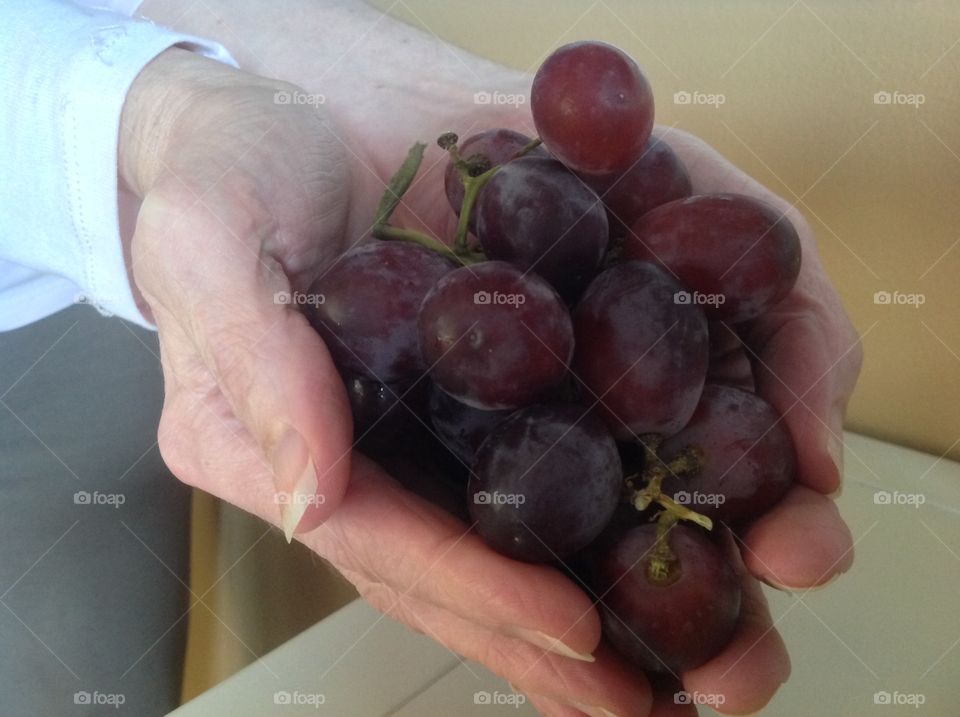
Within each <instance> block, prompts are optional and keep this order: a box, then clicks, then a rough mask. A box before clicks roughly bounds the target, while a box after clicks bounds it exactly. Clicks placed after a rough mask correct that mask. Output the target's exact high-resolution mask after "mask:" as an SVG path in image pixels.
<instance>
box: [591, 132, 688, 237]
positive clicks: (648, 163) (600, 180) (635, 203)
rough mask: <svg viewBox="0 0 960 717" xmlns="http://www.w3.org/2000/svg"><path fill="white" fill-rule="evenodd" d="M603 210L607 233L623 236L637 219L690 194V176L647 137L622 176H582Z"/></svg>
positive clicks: (661, 145) (656, 140) (660, 144)
mask: <svg viewBox="0 0 960 717" xmlns="http://www.w3.org/2000/svg"><path fill="white" fill-rule="evenodd" d="M583 180H584V181H585V182H586V183H587V184H589V185H590V186H591V187H592V188H593V189H594V191H596V193H597V194H598V195H600V198H601V199H602V200H603V203H604V205H605V206H606V207H607V218H608V220H609V222H610V233H611V234H613V235H616V236H624V235H625V234H626V233H627V230H628V228H629V227H630V225H632V224H633V223H634V222H635V221H636V220H637V219H639V218H640V217H642V216H643V215H644V214H646V213H647V212H649V211H650V210H651V209H655V208H656V207H659V206H660V205H661V204H666V203H667V202H672V201H674V200H676V199H683V198H684V197H689V196H690V194H691V193H692V191H693V187H692V185H691V183H690V175H689V174H687V170H686V167H684V166H683V163H682V162H681V161H680V158H679V157H677V155H676V154H675V153H674V151H673V150H672V149H671V148H670V145H668V144H667V143H666V142H664V141H663V140H662V139H660V138H659V137H650V141H649V142H647V146H646V147H644V149H643V154H642V155H641V156H640V158H639V159H638V160H637V161H636V162H634V163H633V164H632V165H631V166H630V168H629V169H627V170H626V171H625V172H620V173H614V174H609V175H603V176H599V177H597V176H591V175H589V174H585V175H583Z"/></svg>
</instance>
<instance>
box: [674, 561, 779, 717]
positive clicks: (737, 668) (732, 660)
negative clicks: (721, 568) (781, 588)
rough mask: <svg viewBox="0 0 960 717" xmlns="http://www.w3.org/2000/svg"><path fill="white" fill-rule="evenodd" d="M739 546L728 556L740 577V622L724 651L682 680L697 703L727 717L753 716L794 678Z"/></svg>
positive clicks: (688, 673) (762, 598) (768, 612)
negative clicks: (730, 716) (736, 715)
mask: <svg viewBox="0 0 960 717" xmlns="http://www.w3.org/2000/svg"><path fill="white" fill-rule="evenodd" d="M737 553H738V551H737V550H736V547H735V546H732V545H731V546H730V548H729V549H728V554H729V555H730V556H731V562H732V563H733V565H734V568H735V569H736V571H737V572H738V573H739V574H740V576H741V602H740V619H739V622H738V623H737V629H736V631H735V633H734V635H733V639H732V640H731V641H730V643H729V644H728V645H727V646H726V647H725V648H724V649H723V651H722V652H721V653H720V654H719V655H717V656H716V657H714V658H713V659H712V660H710V661H708V662H706V663H705V664H703V665H701V666H700V667H698V668H696V669H694V670H689V671H688V672H685V673H684V675H683V684H684V688H685V689H686V691H687V692H688V693H689V694H690V695H692V696H693V697H694V698H695V700H694V701H696V702H700V703H704V704H709V705H710V706H712V707H713V708H714V709H715V710H717V711H718V712H721V713H723V714H752V713H754V712H758V711H759V710H760V709H762V708H763V707H764V705H766V704H767V702H769V701H770V699H771V698H772V697H773V695H774V694H775V693H776V691H777V689H778V688H779V687H780V685H782V684H783V683H784V682H786V681H787V678H789V676H790V657H789V655H788V654H787V649H786V646H785V645H784V643H783V639H782V638H781V637H780V634H779V633H778V632H777V630H776V629H775V628H774V626H773V620H772V618H771V617H770V610H769V609H768V607H767V601H766V598H764V596H763V591H762V590H761V589H760V584H759V583H758V582H757V581H756V580H755V579H754V578H753V577H751V576H750V575H749V574H748V573H747V571H746V568H745V566H744V564H743V563H742V562H741V561H740V558H739V556H738V554H737Z"/></svg>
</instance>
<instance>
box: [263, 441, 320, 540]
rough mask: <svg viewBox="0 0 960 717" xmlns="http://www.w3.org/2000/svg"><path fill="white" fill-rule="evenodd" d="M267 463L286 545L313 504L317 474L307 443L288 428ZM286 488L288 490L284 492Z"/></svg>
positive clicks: (314, 501)
mask: <svg viewBox="0 0 960 717" xmlns="http://www.w3.org/2000/svg"><path fill="white" fill-rule="evenodd" d="M271 463H272V464H273V475H274V479H275V481H276V487H277V502H278V503H279V504H280V527H281V528H283V534H284V536H285V537H286V538H287V542H288V543H290V542H292V541H293V534H294V532H295V531H296V529H297V526H298V525H300V521H301V520H302V519H303V514H304V513H306V512H307V508H309V507H310V506H311V505H312V504H314V503H316V502H317V487H318V486H319V482H318V481H317V471H316V468H314V465H313V460H312V459H311V458H310V450H309V449H308V448H307V442H306V441H305V440H303V436H301V435H300V434H299V433H298V432H297V431H295V430H294V429H292V428H288V429H287V431H286V432H285V433H284V434H283V435H282V436H281V437H280V440H279V441H277V444H276V447H275V448H274V449H273V456H272V460H271ZM286 486H290V488H289V489H286Z"/></svg>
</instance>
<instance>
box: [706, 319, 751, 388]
mask: <svg viewBox="0 0 960 717" xmlns="http://www.w3.org/2000/svg"><path fill="white" fill-rule="evenodd" d="M709 331H710V365H709V367H708V368H707V383H723V384H727V385H728V386H736V387H737V388H740V389H743V390H744V391H750V392H751V393H752V392H753V391H754V390H755V389H756V384H755V382H754V380H753V365H752V364H751V362H750V356H749V354H748V353H747V350H746V348H745V345H744V343H743V341H742V340H741V339H740V336H739V334H738V333H737V331H736V327H734V326H729V325H728V324H725V323H723V322H722V321H712V322H710V325H709Z"/></svg>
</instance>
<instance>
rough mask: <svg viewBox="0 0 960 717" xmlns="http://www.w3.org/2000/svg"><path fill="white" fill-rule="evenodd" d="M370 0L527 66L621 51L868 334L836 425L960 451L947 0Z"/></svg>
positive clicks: (955, 164)
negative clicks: (782, 229)
mask: <svg viewBox="0 0 960 717" xmlns="http://www.w3.org/2000/svg"><path fill="white" fill-rule="evenodd" d="M374 4H376V5H377V6H379V7H381V8H385V9H386V8H390V12H391V13H392V14H394V15H396V16H397V17H400V18H402V19H404V20H406V21H408V22H410V23H412V24H415V25H418V26H420V27H422V28H424V29H427V30H429V31H432V32H434V33H436V34H437V35H439V36H440V37H443V38H445V39H448V40H450V41H451V42H454V43H456V44H457V45H460V46H462V47H464V48H467V49H469V50H471V51H473V52H476V53H478V54H480V55H484V56H487V57H490V58H494V59H497V60H500V61H502V62H504V63H506V64H508V65H512V66H514V67H518V68H523V69H531V68H532V69H535V68H536V66H537V65H538V64H539V62H540V60H542V58H543V57H544V55H545V54H546V53H548V52H549V51H550V50H551V49H552V48H553V47H556V46H557V45H559V44H562V43H564V42H569V41H571V40H575V39H585V38H596V39H602V40H606V41H608V42H611V43H614V44H616V45H618V46H620V47H622V48H624V49H625V50H627V51H628V52H630V53H631V54H632V55H633V56H634V57H635V58H636V59H637V60H638V61H639V62H640V64H641V65H642V66H643V67H644V69H645V71H646V73H647V75H648V77H649V78H650V80H651V82H652V84H653V87H654V91H655V94H656V100H657V119H658V121H659V122H660V123H662V124H668V125H671V124H674V123H676V124H677V126H678V127H680V128H682V129H685V130H688V131H690V132H693V133H694V134H697V135H699V136H701V137H703V138H704V139H706V140H707V141H709V142H710V143H711V144H713V145H714V146H716V147H717V148H718V149H719V150H720V151H721V152H723V153H724V154H725V155H726V156H727V157H729V158H730V159H731V160H732V161H733V162H734V163H736V164H737V165H739V166H740V167H742V168H743V169H745V170H746V171H747V172H749V173H750V174H751V175H753V176H754V177H756V178H757V179H758V180H760V181H761V182H764V183H765V184H767V185H768V186H769V187H771V188H772V189H773V190H775V191H777V192H779V193H780V194H781V195H782V196H784V197H786V198H787V199H789V200H791V201H795V202H796V201H800V203H799V204H798V206H799V208H800V209H801V210H802V211H803V212H804V214H805V215H806V216H807V218H808V219H809V220H810V223H811V225H812V226H813V228H814V230H815V231H816V232H817V235H818V237H819V241H820V247H821V252H822V254H823V257H824V260H825V263H826V266H827V268H828V270H829V272H830V274H831V276H832V277H833V279H834V282H835V283H836V284H837V286H838V288H839V291H840V293H841V294H842V296H843V299H844V301H845V303H846V305H847V309H848V311H849V312H850V314H851V316H852V317H853V321H854V323H855V324H856V326H857V328H858V329H859V330H860V332H861V334H863V335H864V346H865V349H866V355H867V359H866V364H865V367H864V372H863V377H862V379H861V382H860V386H859V389H858V391H857V393H856V395H855V396H854V399H853V402H852V405H851V408H850V413H849V420H848V427H849V428H852V429H853V430H856V431H860V432H864V433H868V434H871V435H875V436H879V437H881V438H884V439H887V440H891V441H894V442H897V443H902V444H906V445H910V446H914V447H917V448H921V449H923V450H926V451H929V452H933V453H936V454H938V455H939V454H941V453H944V452H947V451H949V453H950V455H951V456H952V457H953V458H956V459H960V443H957V441H958V439H960V386H958V384H960V244H957V242H958V240H960V201H958V200H960V121H958V118H960V86H958V77H960V42H958V40H960V7H958V6H957V5H956V4H955V3H954V4H951V3H949V2H946V1H939V2H899V3H894V2H843V3H837V2H830V1H825V0H807V1H804V0H801V1H800V2H793V1H792V0H762V1H761V0H756V1H754V2H736V3H733V2H716V1H714V0H711V1H709V2H708V1H707V0H701V1H700V2H692V1H691V2H676V1H673V0H671V1H670V2H637V1H636V0H604V1H603V2H597V3H595V4H593V3H591V2H588V1H587V0H584V1H582V2H572V1H570V0H567V1H565V2H546V1H541V0H536V1H533V0H528V1H523V2H516V1H514V2H511V1H509V0H486V1H485V2H475V1H473V0H471V1H468V0H444V1H443V2H438V1H436V0H433V1H431V0H402V2H394V1H393V0H375V3H374ZM955 43H956V44H955ZM681 90H686V91H695V90H697V91H701V92H708V93H723V94H724V95H725V97H726V102H725V104H723V105H722V107H720V108H719V109H714V108H712V107H705V106H700V107H693V106H689V105H687V106H684V105H675V104H674V103H673V94H674V92H677V91H681ZM878 90H889V91H892V90H899V91H903V92H909V93H922V94H924V95H925V102H924V104H923V105H922V106H920V107H919V109H915V108H914V107H912V106H889V105H875V104H874V102H873V96H874V93H875V92H876V91H878ZM801 200H802V201H801ZM951 247H953V248H952V249H951ZM876 291H891V292H892V291H900V292H905V293H914V292H917V293H922V294H923V295H924V296H925V299H926V303H925V304H924V305H923V306H922V307H921V308H919V309H915V308H912V307H909V306H882V305H876V304H874V292H876Z"/></svg>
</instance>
